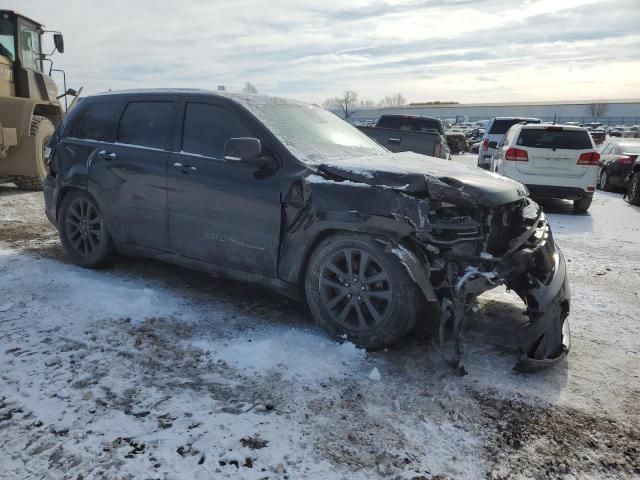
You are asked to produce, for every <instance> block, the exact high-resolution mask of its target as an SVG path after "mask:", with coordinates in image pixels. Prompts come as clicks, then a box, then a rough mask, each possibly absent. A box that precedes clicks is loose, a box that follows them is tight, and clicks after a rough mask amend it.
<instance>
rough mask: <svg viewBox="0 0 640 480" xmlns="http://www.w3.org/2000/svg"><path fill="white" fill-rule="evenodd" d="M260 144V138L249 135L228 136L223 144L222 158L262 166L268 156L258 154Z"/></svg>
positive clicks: (267, 159) (267, 161) (260, 147)
mask: <svg viewBox="0 0 640 480" xmlns="http://www.w3.org/2000/svg"><path fill="white" fill-rule="evenodd" d="M261 153H262V145H261V144H260V140H258V139H257V138H251V137H239V138H230V139H229V140H227V141H226V142H225V144H224V159H225V160H231V161H236V162H242V163H246V164H249V165H253V166H254V167H264V166H265V165H267V164H268V163H269V158H267V157H263V156H260V154H261Z"/></svg>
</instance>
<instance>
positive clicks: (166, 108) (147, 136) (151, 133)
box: [118, 101, 175, 149]
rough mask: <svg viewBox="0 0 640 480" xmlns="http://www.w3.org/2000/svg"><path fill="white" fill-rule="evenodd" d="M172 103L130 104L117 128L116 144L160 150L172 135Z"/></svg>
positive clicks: (148, 102)
mask: <svg viewBox="0 0 640 480" xmlns="http://www.w3.org/2000/svg"><path fill="white" fill-rule="evenodd" d="M174 117H175V113H174V109H173V102H162V101H158V102H154V101H146V102H145V101H142V102H130V103H129V104H128V105H127V108H126V109H125V111H124V114H123V115H122V119H121V120H120V126H119V127H118V142H119V143H126V144H130V145H140V146H143V147H151V148H158V149H162V148H164V147H165V146H166V144H167V141H168V139H169V137H170V135H171V133H172V127H173V120H174Z"/></svg>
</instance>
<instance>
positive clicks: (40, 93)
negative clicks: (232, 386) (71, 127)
mask: <svg viewBox="0 0 640 480" xmlns="http://www.w3.org/2000/svg"><path fill="white" fill-rule="evenodd" d="M45 34H53V43H54V45H55V47H54V48H53V49H52V51H51V52H50V53H47V52H43V42H42V39H43V36H44V35H45ZM56 51H58V52H60V53H63V52H64V39H63V37H62V34H61V33H60V32H49V31H46V30H44V28H43V26H42V25H41V24H40V23H38V22H36V21H34V20H31V19H30V18H27V17H25V16H24V15H20V14H19V13H17V12H14V11H11V10H0V179H2V181H12V182H14V183H15V184H16V185H17V186H18V188H22V189H26V190H38V189H40V188H41V187H42V181H43V180H44V177H45V176H46V163H45V162H46V156H45V148H46V145H47V142H48V141H49V139H50V138H51V135H52V134H53V131H54V129H55V127H56V126H57V125H58V124H59V123H60V122H61V121H62V117H63V116H64V114H65V111H66V110H67V108H63V107H62V103H61V99H63V98H64V101H65V107H68V105H67V96H68V95H71V96H75V97H76V99H77V93H76V92H75V91H73V90H71V89H69V90H67V86H66V78H65V75H64V72H63V71H62V70H57V69H54V68H53V61H52V60H51V56H52V55H53V54H54V53H55V52H56ZM52 72H61V74H62V76H63V78H65V79H64V83H65V85H64V93H63V94H62V95H58V88H57V86H56V83H55V82H54V80H53V79H52V78H51V74H52ZM74 102H75V99H74Z"/></svg>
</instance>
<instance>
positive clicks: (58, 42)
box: [53, 33, 64, 53]
mask: <svg viewBox="0 0 640 480" xmlns="http://www.w3.org/2000/svg"><path fill="white" fill-rule="evenodd" d="M53 44H54V45H55V47H56V50H58V51H59V52H60V53H64V37H63V36H62V34H61V33H54V34H53Z"/></svg>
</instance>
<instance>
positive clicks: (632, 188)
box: [627, 172, 640, 205]
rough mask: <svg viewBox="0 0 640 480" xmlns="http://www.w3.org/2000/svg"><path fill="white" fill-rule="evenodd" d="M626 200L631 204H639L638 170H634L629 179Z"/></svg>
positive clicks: (639, 185) (639, 184) (639, 181)
mask: <svg viewBox="0 0 640 480" xmlns="http://www.w3.org/2000/svg"><path fill="white" fill-rule="evenodd" d="M627 201H628V202H629V203H630V204H632V205H640V172H635V173H634V174H633V175H631V178H630V179H629V186H628V187H627Z"/></svg>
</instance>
